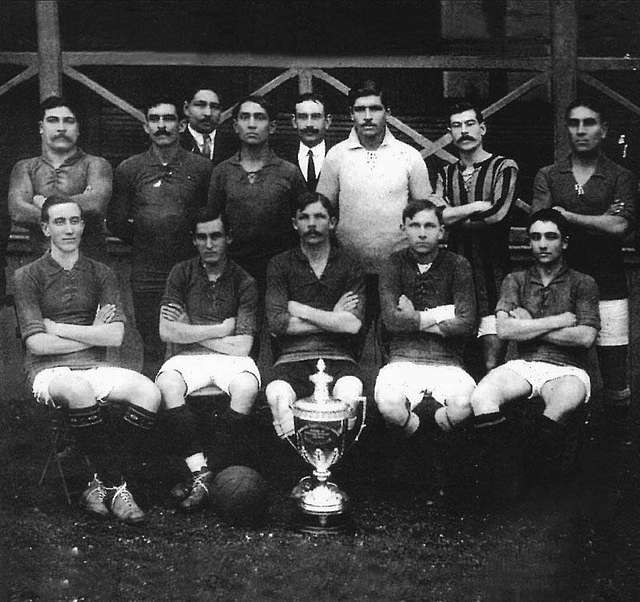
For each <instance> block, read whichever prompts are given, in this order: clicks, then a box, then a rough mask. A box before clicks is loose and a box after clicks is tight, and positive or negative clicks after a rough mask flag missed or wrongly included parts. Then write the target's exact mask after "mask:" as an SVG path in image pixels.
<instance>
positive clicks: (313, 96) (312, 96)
mask: <svg viewBox="0 0 640 602" xmlns="http://www.w3.org/2000/svg"><path fill="white" fill-rule="evenodd" d="M307 100H310V101H311V102H317V103H318V104H320V105H322V110H323V112H324V116H325V117H326V116H327V115H329V114H330V112H329V108H328V107H327V102H326V100H325V98H324V96H322V94H320V93H319V92H305V93H304V94H300V96H298V98H297V99H296V102H295V104H296V105H297V104H300V103H301V102H306V101H307ZM294 115H295V105H294Z"/></svg>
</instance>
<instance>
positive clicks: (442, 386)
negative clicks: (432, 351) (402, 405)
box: [375, 362, 476, 409]
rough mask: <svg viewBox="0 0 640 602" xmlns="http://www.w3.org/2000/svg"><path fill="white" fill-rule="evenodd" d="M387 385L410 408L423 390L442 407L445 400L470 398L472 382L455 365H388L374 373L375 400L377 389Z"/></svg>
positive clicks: (405, 363) (399, 363) (417, 402)
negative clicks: (401, 395)
mask: <svg viewBox="0 0 640 602" xmlns="http://www.w3.org/2000/svg"><path fill="white" fill-rule="evenodd" d="M389 386H391V387H401V388H402V391H403V393H404V395H405V396H406V398H407V399H408V400H409V403H410V404H411V408H412V409H413V408H414V407H415V406H417V405H418V404H419V403H420V401H422V398H423V396H424V394H425V392H426V391H429V392H430V393H431V395H432V396H433V398H434V399H435V400H437V401H439V402H440V403H442V404H444V405H446V403H447V399H449V398H453V397H464V396H470V395H471V392H472V391H473V389H474V388H475V386H476V383H475V381H474V380H473V378H471V376H469V375H468V374H467V373H466V372H465V371H464V370H463V369H462V368H459V367H458V366H437V365H424V364H414V363H413V362H392V363H390V364H387V365H386V366H384V367H383V368H382V369H381V370H380V372H379V373H378V378H376V386H375V395H376V397H377V394H378V389H381V388H386V387H389Z"/></svg>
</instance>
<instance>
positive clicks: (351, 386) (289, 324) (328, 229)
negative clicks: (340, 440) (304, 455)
mask: <svg viewBox="0 0 640 602" xmlns="http://www.w3.org/2000/svg"><path fill="white" fill-rule="evenodd" d="M292 222H293V227H294V229H295V230H296V232H297V233H298V237H299V240H300V242H299V245H298V246H297V247H295V248H293V249H291V250H289V251H285V252H283V253H281V254H279V255H276V256H275V257H274V258H273V259H272V260H271V261H270V262H269V268H268V272H267V297H266V314H267V322H268V325H269V332H270V333H271V336H272V337H274V339H275V341H276V345H275V346H276V347H277V348H278V350H277V354H276V357H275V358H274V359H275V366H274V369H273V372H274V378H273V380H272V381H271V382H270V383H269V385H268V386H267V388H266V391H265V394H266V397H267V402H268V403H269V406H270V408H271V413H272V415H273V426H274V429H275V431H276V434H277V435H278V436H279V437H280V438H281V439H283V440H284V439H291V438H292V437H293V436H294V428H293V413H292V411H291V404H292V403H293V402H294V401H296V399H299V398H302V397H307V396H309V395H311V394H313V390H314V386H313V384H312V383H311V381H310V380H309V376H311V375H312V374H314V373H315V372H316V371H317V367H316V365H317V362H318V359H320V358H323V359H324V360H325V362H326V372H327V374H329V375H330V376H332V377H333V383H332V385H333V396H334V397H336V398H338V399H341V400H343V401H347V402H349V401H353V400H354V399H355V398H357V397H359V396H360V395H362V379H363V376H362V371H361V369H360V366H359V365H358V363H357V362H356V356H355V348H354V343H355V341H354V335H356V334H357V333H358V331H359V330H360V328H361V327H362V317H363V314H364V307H365V299H364V280H363V276H362V271H361V269H360V266H359V264H358V262H357V261H356V260H355V259H354V258H353V257H351V256H350V255H349V254H348V253H347V252H345V251H344V250H343V249H341V248H340V247H338V246H336V245H335V244H334V243H333V242H332V240H331V239H332V236H331V234H332V232H333V231H334V229H335V227H336V224H337V222H338V218H337V211H336V207H335V205H333V204H332V203H331V202H330V201H329V199H327V198H326V197H324V196H322V195H321V194H318V193H315V192H306V193H304V194H302V195H300V196H299V197H298V200H297V203H296V206H295V208H294V215H293V217H292ZM354 424H355V422H354V423H353V424H352V425H351V426H354ZM308 485H310V481H309V479H308V478H307V479H304V480H303V481H302V482H301V484H300V485H299V486H298V487H296V489H294V493H293V495H301V494H302V493H304V490H305V487H307V486H308Z"/></svg>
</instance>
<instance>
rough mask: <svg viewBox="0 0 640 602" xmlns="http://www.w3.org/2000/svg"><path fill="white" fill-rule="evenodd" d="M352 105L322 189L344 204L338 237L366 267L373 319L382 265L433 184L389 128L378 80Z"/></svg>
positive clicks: (359, 90)
mask: <svg viewBox="0 0 640 602" xmlns="http://www.w3.org/2000/svg"><path fill="white" fill-rule="evenodd" d="M349 105H350V111H351V119H352V120H353V129H352V130H351V133H350V134H349V137H348V138H347V139H346V140H344V141H342V142H340V143H338V144H336V145H335V146H334V147H333V148H331V150H330V151H329V152H328V153H327V156H326V158H325V161H324V165H323V168H322V173H321V174H320V180H319V181H318V186H317V191H318V192H319V193H321V194H323V195H324V196H326V197H327V198H328V199H329V200H330V201H331V202H332V203H334V204H336V205H338V207H339V210H340V224H339V226H338V229H337V231H336V233H337V236H338V240H339V241H340V243H341V245H342V246H343V247H344V248H345V250H347V251H349V252H351V253H353V255H354V256H355V257H356V258H357V259H358V260H359V261H360V263H361V264H362V267H363V269H364V270H365V273H366V286H367V312H366V316H365V324H366V325H368V324H370V323H371V321H372V320H373V319H374V318H375V316H377V314H378V313H379V302H378V295H377V290H378V285H377V282H378V273H379V272H380V268H381V266H382V264H383V263H384V261H386V260H387V258H388V257H389V256H390V255H391V253H393V252H394V251H397V250H398V249H400V248H401V247H402V246H404V245H405V240H404V238H403V236H402V233H401V232H400V230H399V228H398V223H399V221H400V220H401V215H402V210H403V209H404V207H405V206H406V204H407V201H409V200H410V199H425V198H427V197H428V196H429V195H430V194H431V193H432V190H431V185H430V183H429V176H428V173H427V167H426V165H425V163H424V161H423V159H422V157H421V155H420V153H419V152H418V151H417V150H416V149H415V148H413V147H412V146H409V145H408V144H405V143H404V142H400V141H399V140H397V139H396V138H395V137H394V136H393V134H392V133H391V132H390V131H389V129H388V127H387V115H388V114H389V107H388V106H387V103H386V102H385V96H384V93H383V91H382V90H381V89H380V88H379V87H378V86H377V84H376V83H375V82H373V81H366V82H364V83H363V84H362V85H361V86H359V87H356V88H352V89H351V91H350V92H349Z"/></svg>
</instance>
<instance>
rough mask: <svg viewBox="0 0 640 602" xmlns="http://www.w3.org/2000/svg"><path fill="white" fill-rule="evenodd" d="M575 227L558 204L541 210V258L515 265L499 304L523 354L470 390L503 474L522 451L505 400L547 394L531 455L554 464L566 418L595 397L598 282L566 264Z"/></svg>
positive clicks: (504, 326)
mask: <svg viewBox="0 0 640 602" xmlns="http://www.w3.org/2000/svg"><path fill="white" fill-rule="evenodd" d="M568 230H569V227H568V223H567V220H566V219H565V218H564V217H563V216H562V215H561V214H560V213H559V212H558V211H556V210H554V209H542V210H541V211H538V212H536V213H534V214H533V215H532V216H531V217H530V218H529V221H528V227H527V231H528V233H529V241H530V245H531V252H532V254H533V258H534V261H535V263H534V265H533V266H531V267H530V268H529V269H527V270H522V271H518V272H512V273H511V274H509V275H508V276H507V277H506V278H505V280H504V282H503V284H502V292H501V296H500V300H499V301H498V305H497V309H496V317H497V329H498V336H500V338H501V339H505V340H509V341H516V342H517V345H518V358H519V359H516V360H512V361H509V362H507V363H506V364H504V365H502V366H499V367H497V368H495V369H494V370H492V371H491V372H489V374H487V375H486V376H485V377H484V378H483V379H482V380H481V381H480V383H479V384H478V386H477V387H476V389H475V391H474V392H473V395H472V397H471V403H472V406H473V412H474V414H475V418H474V422H475V427H476V431H477V432H478V434H479V437H480V443H481V445H483V446H484V447H485V448H486V453H487V455H486V456H485V458H484V460H485V465H491V464H493V465H492V466H485V468H487V471H488V473H489V474H490V473H491V472H492V471H493V472H496V474H504V473H503V469H506V470H507V472H511V474H514V471H513V469H511V470H509V468H508V467H505V466H504V462H503V461H502V460H503V459H504V458H506V457H514V456H515V454H514V453H510V452H511V451H512V450H513V449H514V448H513V445H515V444H516V443H518V442H515V441H513V440H514V438H515V437H517V433H515V432H514V427H512V426H510V424H509V422H510V421H508V420H505V416H504V415H503V414H502V412H501V409H500V408H501V406H502V405H503V404H504V403H505V402H507V401H510V400H513V399H517V398H519V397H529V398H532V397H534V396H539V397H541V398H542V400H543V401H544V412H543V413H542V414H541V415H539V416H537V417H536V422H535V425H534V427H535V432H534V433H533V440H532V442H531V443H532V446H533V450H532V453H531V454H528V455H529V456H530V457H531V458H533V457H534V456H535V458H538V459H540V460H541V461H543V463H544V464H546V467H544V468H547V469H551V470H552V469H553V468H554V466H553V463H554V462H555V461H556V459H557V454H558V452H559V449H560V446H561V445H562V442H563V439H564V436H565V432H564V428H563V423H564V422H565V421H566V420H567V418H568V417H569V416H570V414H571V413H572V412H574V411H575V410H576V409H577V408H578V407H579V406H580V405H581V404H583V403H585V402H587V401H588V399H589V395H590V391H591V384H590V381H589V376H588V375H587V373H586V372H585V366H586V360H587V350H588V349H589V347H591V346H592V345H593V343H594V341H595V338H596V335H597V333H598V329H599V328H600V318H599V314H598V288H597V285H596V283H595V280H594V279H593V278H592V277H591V276H587V275H586V274H582V273H581V272H577V271H575V270H572V269H570V268H568V267H567V265H566V263H565V260H564V251H565V250H566V249H567V245H568V237H567V233H568ZM534 450H535V451H534ZM500 478H501V477H500V476H498V477H496V480H499V479H500ZM497 484H498V485H500V483H499V482H498V483H497ZM505 484H506V483H505ZM506 485H508V484H506Z"/></svg>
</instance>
